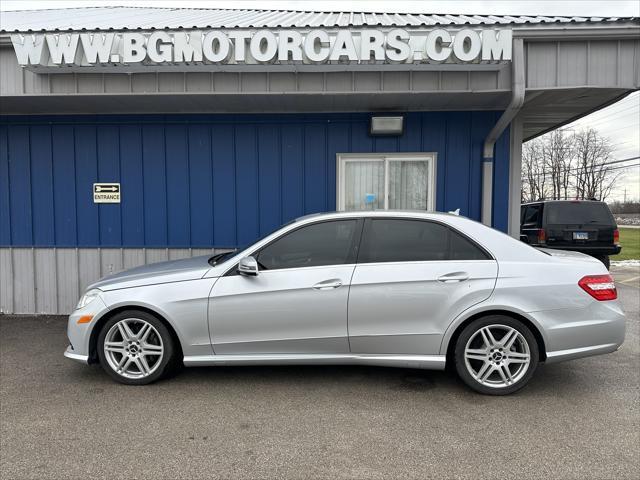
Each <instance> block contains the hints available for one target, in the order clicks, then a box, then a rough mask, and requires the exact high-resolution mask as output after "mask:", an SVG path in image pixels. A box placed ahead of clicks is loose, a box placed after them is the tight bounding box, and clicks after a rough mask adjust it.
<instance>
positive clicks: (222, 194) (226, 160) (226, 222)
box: [211, 125, 242, 247]
mask: <svg viewBox="0 0 640 480" xmlns="http://www.w3.org/2000/svg"><path fill="white" fill-rule="evenodd" d="M234 138H235V135H234V127H233V126H232V125H216V126H215V127H214V128H213V131H212V133H211V141H212V143H213V148H212V151H211V155H212V165H213V172H214V175H213V232H214V238H213V245H217V246H219V247H225V246H226V247H230V246H234V245H236V244H237V237H236V183H237V177H236V163H235V150H234V146H235V144H234ZM241 186H242V185H241Z"/></svg>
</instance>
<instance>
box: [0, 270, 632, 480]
mask: <svg viewBox="0 0 640 480" xmlns="http://www.w3.org/2000/svg"><path fill="white" fill-rule="evenodd" d="M619 295H620V298H621V300H622V302H623V305H624V308H625V311H626V312H627V315H628V329H627V337H626V342H625V344H624V345H623V347H622V348H621V349H620V350H619V351H618V352H616V353H613V354H610V355H604V356H599V357H592V358H587V359H582V360H575V361H571V362H566V363H560V364H555V365H546V366H545V365H543V366H541V367H540V368H539V371H538V372H537V373H536V375H535V377H534V378H533V380H532V381H531V383H530V384H529V385H528V386H527V387H526V388H525V389H524V390H522V391H521V392H519V393H517V394H515V395H512V396H508V397H487V396H481V395H478V394H476V393H473V392H471V391H469V390H468V389H466V388H465V387H464V386H463V385H462V384H461V383H460V382H459V381H458V380H457V379H456V378H455V377H454V376H452V375H449V374H447V373H444V372H430V371H422V370H406V369H393V368H376V367H355V366H352V367H309V366H307V367H218V368H191V369H185V370H183V371H182V372H181V373H180V374H178V375H177V376H176V377H174V378H171V379H169V380H166V381H162V382H160V383H157V384H154V385H150V386H146V387H129V386H124V385H120V384H117V383H114V382H113V381H111V380H110V379H109V377H107V375H106V374H105V373H103V371H102V370H101V369H100V367H96V366H94V367H87V366H83V365H80V364H77V363H75V362H72V361H70V360H67V359H65V358H63V356H62V352H63V350H64V348H65V346H66V338H65V328H66V320H65V319H63V318H61V317H26V316H22V317H20V316H0V362H1V363H0V386H1V388H0V478H2V479H22V478H37V479H45V478H55V479H63V478H78V479H80V478H82V479H86V478H126V479H134V478H153V479H174V478H185V479H197V478H332V479H333V478H393V479H397V478H470V479H471V478H473V479H480V478H500V479H506V478H518V479H524V478H536V479H537V478H563V479H570V478H574V479H585V478H593V479H606V478H615V479H622V478H630V479H631V478H633V479H637V478H639V477H640V433H639V432H640V402H639V392H640V368H639V367H640V341H639V325H640V319H639V316H640V313H639V300H640V298H639V297H640V290H639V289H638V285H637V284H636V283H634V282H631V283H620V284H619Z"/></svg>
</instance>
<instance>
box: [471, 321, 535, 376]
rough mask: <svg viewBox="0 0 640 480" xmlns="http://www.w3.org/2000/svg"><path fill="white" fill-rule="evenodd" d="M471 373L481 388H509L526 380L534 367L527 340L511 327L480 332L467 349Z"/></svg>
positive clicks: (498, 325)
mask: <svg viewBox="0 0 640 480" xmlns="http://www.w3.org/2000/svg"><path fill="white" fill-rule="evenodd" d="M464 361H465V366H466V368H467V371H468V372H469V373H470V374H471V376H472V377H473V378H474V379H475V380H476V381H477V382H478V383H480V384H481V385H483V386H485V387H490V388H505V387H509V386H512V385H514V384H516V383H517V382H518V381H519V380H520V379H522V377H524V376H525V375H526V373H527V371H528V369H529V365H530V363H531V350H530V348H529V343H528V342H527V340H526V339H525V337H524V336H523V335H522V334H521V333H520V332H519V331H518V330H516V329H515V328H513V327H510V326H508V325H500V324H494V325H487V326H483V327H482V328H480V329H478V331H476V332H475V333H474V334H473V335H471V337H470V338H469V340H468V341H467V344H466V345H465V349H464Z"/></svg>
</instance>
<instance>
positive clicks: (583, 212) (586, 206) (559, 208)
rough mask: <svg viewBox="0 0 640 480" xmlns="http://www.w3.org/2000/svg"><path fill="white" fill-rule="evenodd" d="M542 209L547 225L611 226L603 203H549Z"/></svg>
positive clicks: (608, 212)
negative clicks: (585, 224)
mask: <svg viewBox="0 0 640 480" xmlns="http://www.w3.org/2000/svg"><path fill="white" fill-rule="evenodd" d="M544 209H545V212H546V222H547V223H548V224H574V223H579V224H584V223H594V224H604V225H611V224H612V223H613V219H612V217H611V212H610V211H609V207H607V206H606V205H605V204H604V203H592V202H567V203H549V204H547V205H546V206H545V207H544Z"/></svg>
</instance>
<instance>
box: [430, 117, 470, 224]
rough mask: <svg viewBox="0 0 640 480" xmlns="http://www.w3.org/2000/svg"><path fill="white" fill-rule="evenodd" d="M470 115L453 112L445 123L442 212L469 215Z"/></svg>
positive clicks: (440, 193) (441, 193)
mask: <svg viewBox="0 0 640 480" xmlns="http://www.w3.org/2000/svg"><path fill="white" fill-rule="evenodd" d="M470 147H471V113H469V112H455V113H453V114H452V118H451V120H450V121H449V122H447V160H446V162H444V164H445V165H444V168H445V172H444V175H445V183H444V192H438V194H439V195H444V210H445V211H451V210H456V209H458V208H459V209H460V214H461V215H464V216H468V215H469V201H470V199H469V186H470V185H469V184H470V179H471V168H472V160H473V159H472V158H471V155H470V154H469V148H470Z"/></svg>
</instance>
